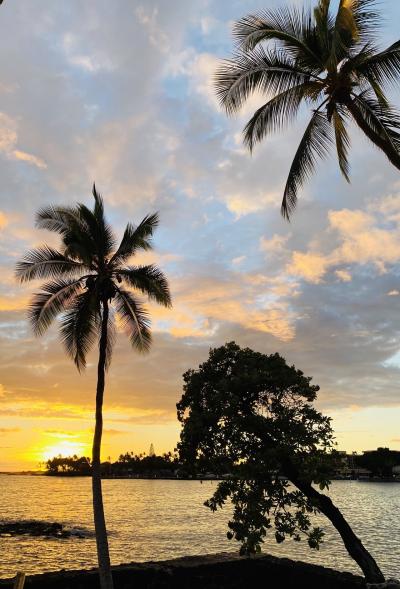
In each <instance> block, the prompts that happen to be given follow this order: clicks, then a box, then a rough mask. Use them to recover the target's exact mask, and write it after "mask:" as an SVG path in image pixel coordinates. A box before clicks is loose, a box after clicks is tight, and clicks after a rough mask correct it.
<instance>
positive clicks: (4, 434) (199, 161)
mask: <svg viewBox="0 0 400 589" xmlns="http://www.w3.org/2000/svg"><path fill="white" fill-rule="evenodd" d="M283 4H284V2H283V0H274V1H273V0H190V2H188V1H187V0H146V1H145V2H144V1H142V2H141V1H139V0H118V2H109V1H106V0H85V2H82V1H80V0H70V1H69V2H54V0H35V2H32V0H14V1H12V0H6V1H5V2H4V3H3V5H2V6H1V11H0V22H1V30H2V34H1V36H0V178H1V184H0V266H1V268H0V471H6V470H26V469H36V468H38V465H39V463H43V461H45V460H46V459H47V458H49V457H51V456H53V455H55V454H58V453H61V454H64V455H65V454H68V455H70V454H73V453H77V454H85V455H89V453H90V445H91V436H92V428H93V413H94V400H95V383H96V353H95V352H96V351H95V350H94V352H93V354H91V356H90V357H89V363H88V368H87V370H86V372H85V373H84V374H83V375H79V373H78V372H77V371H76V369H75V367H74V366H73V364H72V363H71V361H70V360H69V359H68V358H67V357H66V355H65V353H64V350H63V348H62V345H61V343H60V341H59V336H58V333H57V325H55V326H54V328H52V329H51V330H50V331H49V332H48V334H47V335H46V336H45V337H43V338H41V339H36V338H35V337H34V336H33V334H32V331H31V329H30V326H29V324H28V322H27V318H26V308H27V304H28V302H29V297H30V296H31V294H32V293H33V292H35V291H37V289H38V287H39V286H40V284H39V283H30V284H28V285H26V286H23V287H22V286H21V285H19V284H18V283H17V282H16V280H15V278H14V267H15V263H16V262H17V261H18V260H19V259H20V258H21V257H22V256H23V254H24V252H25V251H26V250H27V249H28V248H30V247H32V246H37V245H41V244H43V243H49V244H51V245H54V246H56V245H57V237H56V236H54V235H52V234H48V233H46V232H44V231H39V230H37V229H35V227H34V216H35V212H36V211H37V209H38V208H39V207H41V206H43V205H46V204H50V203H54V204H59V205H61V204H72V203H75V202H77V201H78V202H84V203H86V204H88V205H91V203H92V197H91V186H92V183H93V181H95V182H96V186H97V188H98V190H99V191H100V192H101V193H102V195H103V197H104V200H105V203H106V208H107V214H108V217H109V220H110V222H111V223H112V225H113V226H114V228H115V231H116V233H117V234H118V235H122V232H123V229H124V226H125V224H126V223H127V221H132V222H136V223H138V222H139V221H140V220H141V219H142V218H143V217H144V215H146V214H147V213H150V212H153V211H159V213H160V219H161V221H160V226H159V228H158V230H157V233H156V235H155V239H154V245H155V249H154V252H152V253H146V254H145V255H141V256H140V258H139V260H138V262H139V263H148V262H155V263H157V264H158V265H159V266H160V267H161V268H162V269H163V271H164V272H165V273H166V274H167V276H168V279H169V281H170V286H171V291H172V296H173V308H172V309H171V310H167V309H161V308H157V307H156V306H154V305H150V306H149V310H150V312H151V315H152V319H153V322H152V325H153V335H154V343H153V347H152V349H151V352H150V353H149V354H148V355H147V356H140V355H138V354H137V353H135V352H133V351H132V349H131V348H130V345H129V341H128V339H127V338H126V336H125V334H124V333H123V332H121V333H119V334H118V340H117V344H116V348H115V353H114V357H113V363H112V366H111V369H110V371H109V373H108V377H107V389H106V394H105V407H104V416H105V433H104V442H103V458H106V457H108V456H110V457H111V458H112V459H116V458H117V457H118V455H119V454H120V453H122V452H125V451H134V452H148V450H149V447H150V444H151V443H153V444H154V447H155V450H156V452H157V453H161V452H164V451H168V450H172V449H173V448H174V447H175V445H176V442H177V440H178V436H179V425H178V423H177V421H176V409H175V405H176V402H177V401H178V400H179V399H180V397H181V394H182V374H183V372H185V371H186V370H187V369H189V368H195V367H197V366H198V364H199V363H200V362H202V361H204V360H205V359H206V358H207V355H208V351H209V348H210V347H214V346H219V345H222V344H224V343H225V342H227V341H232V340H235V341H236V342H237V343H239V344H240V345H242V346H249V347H251V348H253V349H255V350H258V351H260V352H263V353H274V352H279V353H280V354H282V355H283V356H284V357H285V358H286V360H287V362H288V363H290V364H295V365H296V367H298V368H300V369H301V370H303V371H304V372H305V374H307V375H309V376H313V377H314V378H313V382H314V383H316V384H318V385H319V386H320V387H321V390H320V393H319V398H318V401H317V406H318V408H319V409H320V410H321V411H323V412H324V413H325V414H327V415H330V416H331V417H332V419H333V421H332V424H333V428H334V430H335V433H336V437H337V442H338V448H339V449H342V450H348V451H353V450H355V451H361V450H363V449H373V448H376V447H378V446H389V447H390V448H393V449H400V433H399V428H398V424H399V422H400V312H399V311H400V267H399V261H400V231H399V225H400V176H399V175H398V171H397V170H396V169H394V168H393V167H392V166H391V165H390V164H389V163H388V161H387V160H386V159H385V157H384V156H383V155H382V154H381V153H380V152H379V151H377V150H376V149H375V148H374V147H373V146H371V145H370V144H369V143H368V142H367V140H366V139H364V138H363V137H362V136H361V134H360V133H359V132H358V131H357V129H355V128H352V129H351V137H352V149H351V166H352V171H351V180H352V181H351V184H350V185H348V184H347V183H346V182H345V181H344V179H343V178H342V177H341V176H340V173H339V172H338V169H337V163H336V161H335V158H334V157H333V155H332V157H331V158H330V159H328V160H327V162H325V163H322V164H321V165H320V166H319V170H318V174H317V175H316V176H315V177H314V178H313V179H312V180H311V181H310V182H309V183H308V184H307V185H306V187H305V188H304V189H303V190H302V191H301V195H300V199H299V204H298V208H297V211H296V213H295V214H294V216H293V218H292V221H291V222H290V223H288V222H287V221H285V220H284V219H283V218H282V217H281V216H280V211H279V208H280V202H281V195H282V191H283V187H284V183H285V180H286V175H287V172H288V169H289V166H290V162H291V158H292V157H293V155H294V152H295V149H296V144H297V143H298V142H299V140H300V137H301V132H302V129H304V126H305V124H306V116H307V113H306V112H304V113H302V115H301V116H300V118H299V121H298V122H297V123H296V124H294V125H292V126H291V127H290V128H288V129H286V130H285V131H284V132H283V133H281V134H279V135H274V136H270V137H269V138H268V139H267V140H266V141H264V143H263V144H262V145H260V146H258V147H257V148H256V149H255V151H254V153H253V155H252V156H250V155H249V153H248V152H247V151H246V149H245V148H244V147H243V145H242V136H241V131H242V128H243V126H244V124H245V122H246V120H247V119H248V118H249V115H251V113H252V112H253V110H254V108H255V107H256V106H257V105H258V104H261V103H262V102H260V101H261V100H262V97H260V96H256V97H254V98H252V99H251V100H250V101H249V103H248V104H247V105H246V106H245V107H244V109H243V111H242V112H241V113H239V114H238V115H237V116H236V117H233V118H227V117H226V115H225V113H224V112H223V110H222V109H221V108H220V106H219V104H218V101H217V99H216V97H215V93H214V89H213V85H212V78H213V74H214V72H215V69H216V67H217V65H218V63H219V60H220V59H221V58H225V57H228V56H229V55H230V53H231V51H232V48H233V42H232V37H231V28H232V23H233V22H234V20H235V19H237V18H240V17H241V16H243V15H244V14H247V13H251V12H254V11H257V10H259V9H262V8H272V7H275V6H280V5H283ZM380 6H381V10H382V11H383V13H384V16H385V28H384V30H383V31H382V35H381V37H382V46H384V45H388V44H390V43H392V42H394V41H395V40H397V37H396V34H397V35H398V26H397V23H398V20H399V18H400V6H399V3H398V0H382V1H381V3H380ZM396 29H397V33H396ZM264 98H265V97H264ZM392 98H393V101H394V102H395V103H396V104H397V105H398V106H399V103H400V97H399V94H398V89H396V90H394V91H393V93H392Z"/></svg>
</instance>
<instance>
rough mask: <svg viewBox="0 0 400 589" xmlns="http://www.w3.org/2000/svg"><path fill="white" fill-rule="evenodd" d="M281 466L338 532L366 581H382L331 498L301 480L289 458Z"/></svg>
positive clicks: (380, 575) (375, 567)
mask: <svg viewBox="0 0 400 589" xmlns="http://www.w3.org/2000/svg"><path fill="white" fill-rule="evenodd" d="M282 467H283V471H284V474H285V475H286V476H287V477H288V479H289V480H290V481H291V482H292V483H293V485H295V486H296V487H297V488H298V489H299V490H300V491H301V492H302V493H303V494H304V495H305V496H306V497H307V498H308V499H310V500H311V502H312V504H313V505H315V507H316V508H317V509H319V511H320V512H321V513H323V514H324V515H325V517H327V518H328V519H329V521H330V522H331V523H332V525H333V526H334V527H335V528H336V530H337V531H338V532H339V534H340V536H341V538H342V540H343V544H344V545H345V547H346V550H347V552H348V553H349V555H350V556H351V557H352V558H353V559H354V560H355V561H356V563H357V564H358V566H359V567H360V569H361V570H362V572H363V573H364V577H365V580H366V581H367V583H384V581H385V577H384V576H383V574H382V572H381V570H380V568H379V567H378V565H377V563H376V562H375V559H374V558H373V557H372V556H371V554H370V553H369V552H368V550H367V549H366V548H365V546H364V545H363V543H362V542H361V540H360V539H359V538H358V537H357V536H356V535H355V533H354V532H353V530H352V529H351V527H350V526H349V524H348V523H347V521H346V520H345V518H344V517H343V515H342V513H341V511H340V510H339V509H338V508H337V507H336V506H335V505H334V503H333V502H332V500H331V499H330V498H329V497H328V496H327V495H324V494H323V493H319V492H318V491H317V490H316V489H314V487H313V486H312V485H311V484H310V483H309V482H308V481H305V480H303V479H302V478H301V476H300V473H299V472H298V470H297V468H296V466H295V465H294V464H293V462H292V461H291V459H290V458H288V457H285V458H284V459H283V460H282Z"/></svg>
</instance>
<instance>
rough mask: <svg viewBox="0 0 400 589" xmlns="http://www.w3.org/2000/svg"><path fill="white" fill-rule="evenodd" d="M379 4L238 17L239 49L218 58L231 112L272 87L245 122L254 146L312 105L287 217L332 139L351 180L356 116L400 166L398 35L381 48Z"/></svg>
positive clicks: (324, 0)
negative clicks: (393, 96) (393, 95)
mask: <svg viewBox="0 0 400 589" xmlns="http://www.w3.org/2000/svg"><path fill="white" fill-rule="evenodd" d="M375 4H376V2H375V0H340V2H339V6H338V10H337V12H336V14H333V12H332V10H331V0H319V2H318V3H317V5H316V7H315V9H314V11H311V10H310V9H306V8H303V9H300V8H296V7H290V8H287V7H283V8H278V9H275V10H266V11H263V12H260V13H257V14H251V15H248V16H246V17H244V18H242V19H240V20H239V21H237V22H236V23H235V25H234V30H233V34H234V37H235V38H236V41H237V51H236V53H235V55H234V57H233V58H232V59H230V60H227V61H225V62H224V63H223V64H222V65H221V66H220V68H219V69H218V71H217V74H216V80H215V82H216V90H217V94H218V96H219V98H220V101H221V104H222V105H223V107H224V108H225V110H226V112H227V114H229V115H231V114H233V113H235V112H237V111H238V110H239V109H240V108H241V107H242V106H243V104H244V103H245V102H246V100H247V99H248V98H249V96H250V95H251V94H252V93H253V92H254V91H260V92H261V93H263V94H265V95H269V96H271V95H273V97H272V98H270V99H269V100H268V101H267V102H266V103H265V104H264V105H263V106H261V108H259V109H258V110H257V111H256V112H255V113H254V115H253V116H252V118H251V119H250V120H249V121H248V123H247V124H246V126H245V128H244V131H243V134H244V143H245V145H247V147H248V148H249V149H250V151H252V150H253V147H254V145H255V144H256V143H257V142H260V141H261V140H262V139H264V137H265V136H267V135H269V134H270V133H272V132H274V131H280V130H281V129H282V128H283V127H285V126H287V125H288V124H289V123H291V122H292V121H293V120H294V118H295V117H296V115H297V114H298V112H299V109H300V107H301V105H302V104H303V103H305V104H306V105H307V106H308V107H309V108H311V110H312V116H311V119H310V122H309V124H308V126H307V128H306V131H305V133H304V135H303V137H302V139H301V142H300V145H299V147H298V149H297V151H296V154H295V156H294V159H293V162H292V165H291V168H290V171H289V175H288V178H287V182H286V186H285V190H284V194H283V200H282V207H281V212H282V215H283V216H284V217H286V218H287V219H289V218H290V215H291V213H292V212H293V210H294V208H295V206H296V203H297V194H298V191H299V189H300V188H301V186H302V185H303V184H304V182H305V181H306V180H307V179H308V177H309V176H310V175H311V174H312V172H313V171H314V169H315V167H316V163H317V160H318V158H324V157H326V156H327V155H328V153H329V149H330V147H331V146H332V145H333V144H334V143H336V150H337V156H338V160H339V166H340V169H341V172H342V174H343V175H344V177H345V178H346V180H347V181H349V162H348V151H349V147H350V138H349V134H348V130H347V125H348V123H349V122H350V121H353V122H355V123H356V125H357V126H358V127H359V128H360V129H361V130H362V131H363V132H364V134H365V135H366V136H367V137H368V138H369V139H370V140H371V141H372V143H373V144H375V145H376V146H377V147H378V148H380V149H381V150H382V151H383V152H384V153H385V154H386V156H387V157H388V159H389V160H390V162H391V163H392V164H393V165H394V166H395V167H396V168H398V169H400V115H399V113H398V111H396V110H395V109H394V108H393V107H392V106H391V105H390V104H389V101H388V100H387V98H386V95H385V91H386V88H387V86H388V85H390V84H392V83H394V82H397V81H398V78H399V74H400V41H397V42H396V43H394V44H393V45H391V46H390V47H388V48H387V49H385V50H382V51H379V50H378V49H377V42H376V36H377V32H378V31H379V24H380V15H379V13H378V12H377V11H376V9H375ZM271 41H272V42H273V45H271V44H270V43H268V42H271Z"/></svg>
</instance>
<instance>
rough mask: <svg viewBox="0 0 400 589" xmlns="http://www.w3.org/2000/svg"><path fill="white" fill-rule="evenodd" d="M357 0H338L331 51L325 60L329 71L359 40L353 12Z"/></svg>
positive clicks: (332, 69)
mask: <svg viewBox="0 0 400 589" xmlns="http://www.w3.org/2000/svg"><path fill="white" fill-rule="evenodd" d="M357 2H358V0H339V6H338V10H337V14H336V19H335V24H334V27H333V29H332V40H331V51H330V55H329V59H328V61H327V69H328V71H329V72H335V71H336V69H337V66H338V64H339V63H340V62H341V61H342V59H344V58H345V57H347V55H348V53H349V50H350V49H351V48H352V47H354V46H355V45H357V43H358V42H359V40H360V35H359V29H358V26H357V22H356V19H355V14H354V7H355V5H356V3H357Z"/></svg>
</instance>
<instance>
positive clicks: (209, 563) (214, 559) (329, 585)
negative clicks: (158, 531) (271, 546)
mask: <svg viewBox="0 0 400 589" xmlns="http://www.w3.org/2000/svg"><path fill="white" fill-rule="evenodd" d="M113 577H114V584H115V589H132V588H133V587H134V588H135V589H161V588H162V589H187V588H188V587H190V589H228V588H229V589H249V588H250V587H256V586H260V581H261V586H266V587H268V588H269V589H275V588H276V589H298V588H299V587H306V588H307V589H321V588H322V587H323V589H361V588H363V589H364V588H365V587H366V585H365V582H364V579H363V578H362V577H358V576H355V575H352V574H350V573H341V572H338V571H334V570H332V569H327V568H324V567H321V566H316V565H311V564H307V563H304V562H296V561H293V560H289V559H287V558H276V557H274V556H269V555H262V556H257V557H255V558H251V559H250V558H244V557H239V556H236V555H234V554H217V555H210V556H205V557H200V556H194V557H185V558H178V559H176V560H169V561H162V562H146V563H142V564H138V563H131V564H125V565H120V566H115V567H113ZM11 588H12V581H11V580H7V581H6V580H3V581H1V580H0V589H11ZM25 589H99V580H98V573H97V571H96V570H95V569H93V570H90V571H66V572H57V573H45V574H42V575H32V576H30V577H27V580H26V583H25Z"/></svg>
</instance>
